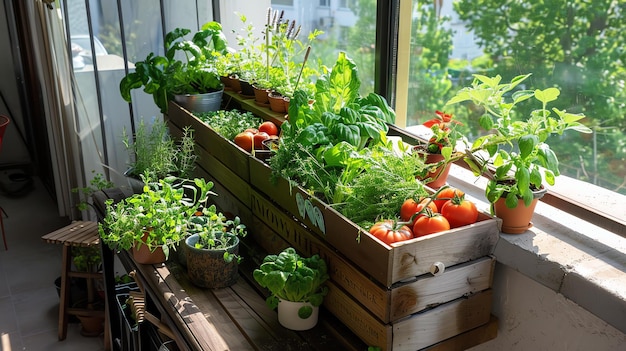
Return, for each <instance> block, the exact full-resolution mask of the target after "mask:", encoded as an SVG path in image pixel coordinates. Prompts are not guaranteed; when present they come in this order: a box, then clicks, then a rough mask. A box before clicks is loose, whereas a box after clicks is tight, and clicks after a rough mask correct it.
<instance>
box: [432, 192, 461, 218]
mask: <svg viewBox="0 0 626 351" xmlns="http://www.w3.org/2000/svg"><path fill="white" fill-rule="evenodd" d="M455 195H456V196H464V195H465V192H463V190H460V189H457V188H453V187H447V188H445V189H441V190H440V191H438V192H437V194H436V197H435V200H434V202H435V205H437V209H438V210H439V212H441V208H442V207H443V205H444V204H445V203H446V201H448V200H450V199H452V198H453V197H454V196H455Z"/></svg>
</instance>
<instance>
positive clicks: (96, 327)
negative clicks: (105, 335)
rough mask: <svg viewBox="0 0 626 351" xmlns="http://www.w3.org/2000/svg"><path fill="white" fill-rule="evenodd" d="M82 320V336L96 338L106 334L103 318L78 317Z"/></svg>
mask: <svg viewBox="0 0 626 351" xmlns="http://www.w3.org/2000/svg"><path fill="white" fill-rule="evenodd" d="M77 317H78V319H79V320H80V335H82V336H86V337H96V336H99V335H100V334H102V332H104V317H103V316H81V315H78V316H77Z"/></svg>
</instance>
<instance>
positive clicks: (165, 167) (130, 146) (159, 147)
mask: <svg viewBox="0 0 626 351" xmlns="http://www.w3.org/2000/svg"><path fill="white" fill-rule="evenodd" d="M122 138H123V142H124V146H125V147H126V150H127V151H128V153H129V157H130V160H131V162H130V168H129V170H127V171H126V173H125V174H126V175H127V176H129V177H131V178H134V179H140V178H141V176H146V177H148V178H150V179H163V178H165V177H167V176H176V177H179V178H189V177H190V175H191V173H192V172H193V170H194V169H195V161H196V159H197V156H196V153H195V142H194V138H193V129H191V128H190V127H186V128H185V129H184V130H183V134H182V136H181V137H180V141H179V142H176V141H175V140H174V139H172V137H171V136H170V134H169V131H168V128H167V125H166V123H165V122H163V121H161V120H159V119H157V120H155V121H154V123H153V124H152V126H149V125H147V124H146V123H145V122H144V121H143V120H141V121H140V122H139V126H138V127H137V130H136V132H135V135H134V138H133V140H132V141H131V140H130V137H129V136H128V134H126V131H124V134H123V136H122ZM131 184H132V183H131ZM142 188H143V184H139V185H137V186H135V187H133V189H134V190H135V192H139V191H141V189H142Z"/></svg>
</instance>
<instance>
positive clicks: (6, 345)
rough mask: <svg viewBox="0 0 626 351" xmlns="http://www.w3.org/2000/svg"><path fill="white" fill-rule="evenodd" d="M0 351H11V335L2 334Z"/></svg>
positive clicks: (0, 336) (0, 335)
mask: <svg viewBox="0 0 626 351" xmlns="http://www.w3.org/2000/svg"><path fill="white" fill-rule="evenodd" d="M0 351H11V339H10V338H9V334H7V333H2V334H0Z"/></svg>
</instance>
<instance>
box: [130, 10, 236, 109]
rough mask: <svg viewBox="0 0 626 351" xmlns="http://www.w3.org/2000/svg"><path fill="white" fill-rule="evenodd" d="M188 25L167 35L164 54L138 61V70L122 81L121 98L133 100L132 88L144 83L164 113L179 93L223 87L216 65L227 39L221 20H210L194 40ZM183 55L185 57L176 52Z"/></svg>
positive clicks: (150, 55) (196, 92)
mask: <svg viewBox="0 0 626 351" xmlns="http://www.w3.org/2000/svg"><path fill="white" fill-rule="evenodd" d="M189 33H191V31H190V30H189V29H185V28H176V29H174V30H173V31H171V32H169V33H167V34H166V36H165V48H166V51H165V56H159V55H156V54H154V53H150V54H148V56H147V57H146V59H145V60H143V61H138V62H136V63H135V71H134V72H131V73H128V74H127V75H126V76H125V77H124V78H122V80H121V81H120V93H121V95H122V98H123V99H124V100H126V101H128V102H130V101H131V95H130V92H131V90H133V89H137V88H141V87H143V90H144V91H145V92H146V93H148V94H151V95H152V97H153V99H154V103H155V104H156V105H157V106H158V107H159V109H160V110H161V112H162V113H165V112H167V104H168V101H170V100H172V99H173V97H174V95H177V94H198V93H208V92H212V91H217V90H220V89H222V87H223V85H222V83H221V82H220V79H219V74H218V71H217V68H216V66H215V61H216V57H217V56H218V55H220V54H225V53H226V49H227V41H226V37H225V36H224V33H223V32H222V26H221V24H219V23H218V22H207V23H205V24H204V25H203V26H202V28H201V30H200V31H198V32H196V33H195V34H194V35H193V38H192V39H191V40H184V37H185V36H186V35H187V34H189ZM181 54H182V56H184V58H185V59H184V60H181V59H179V58H178V56H177V55H181Z"/></svg>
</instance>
